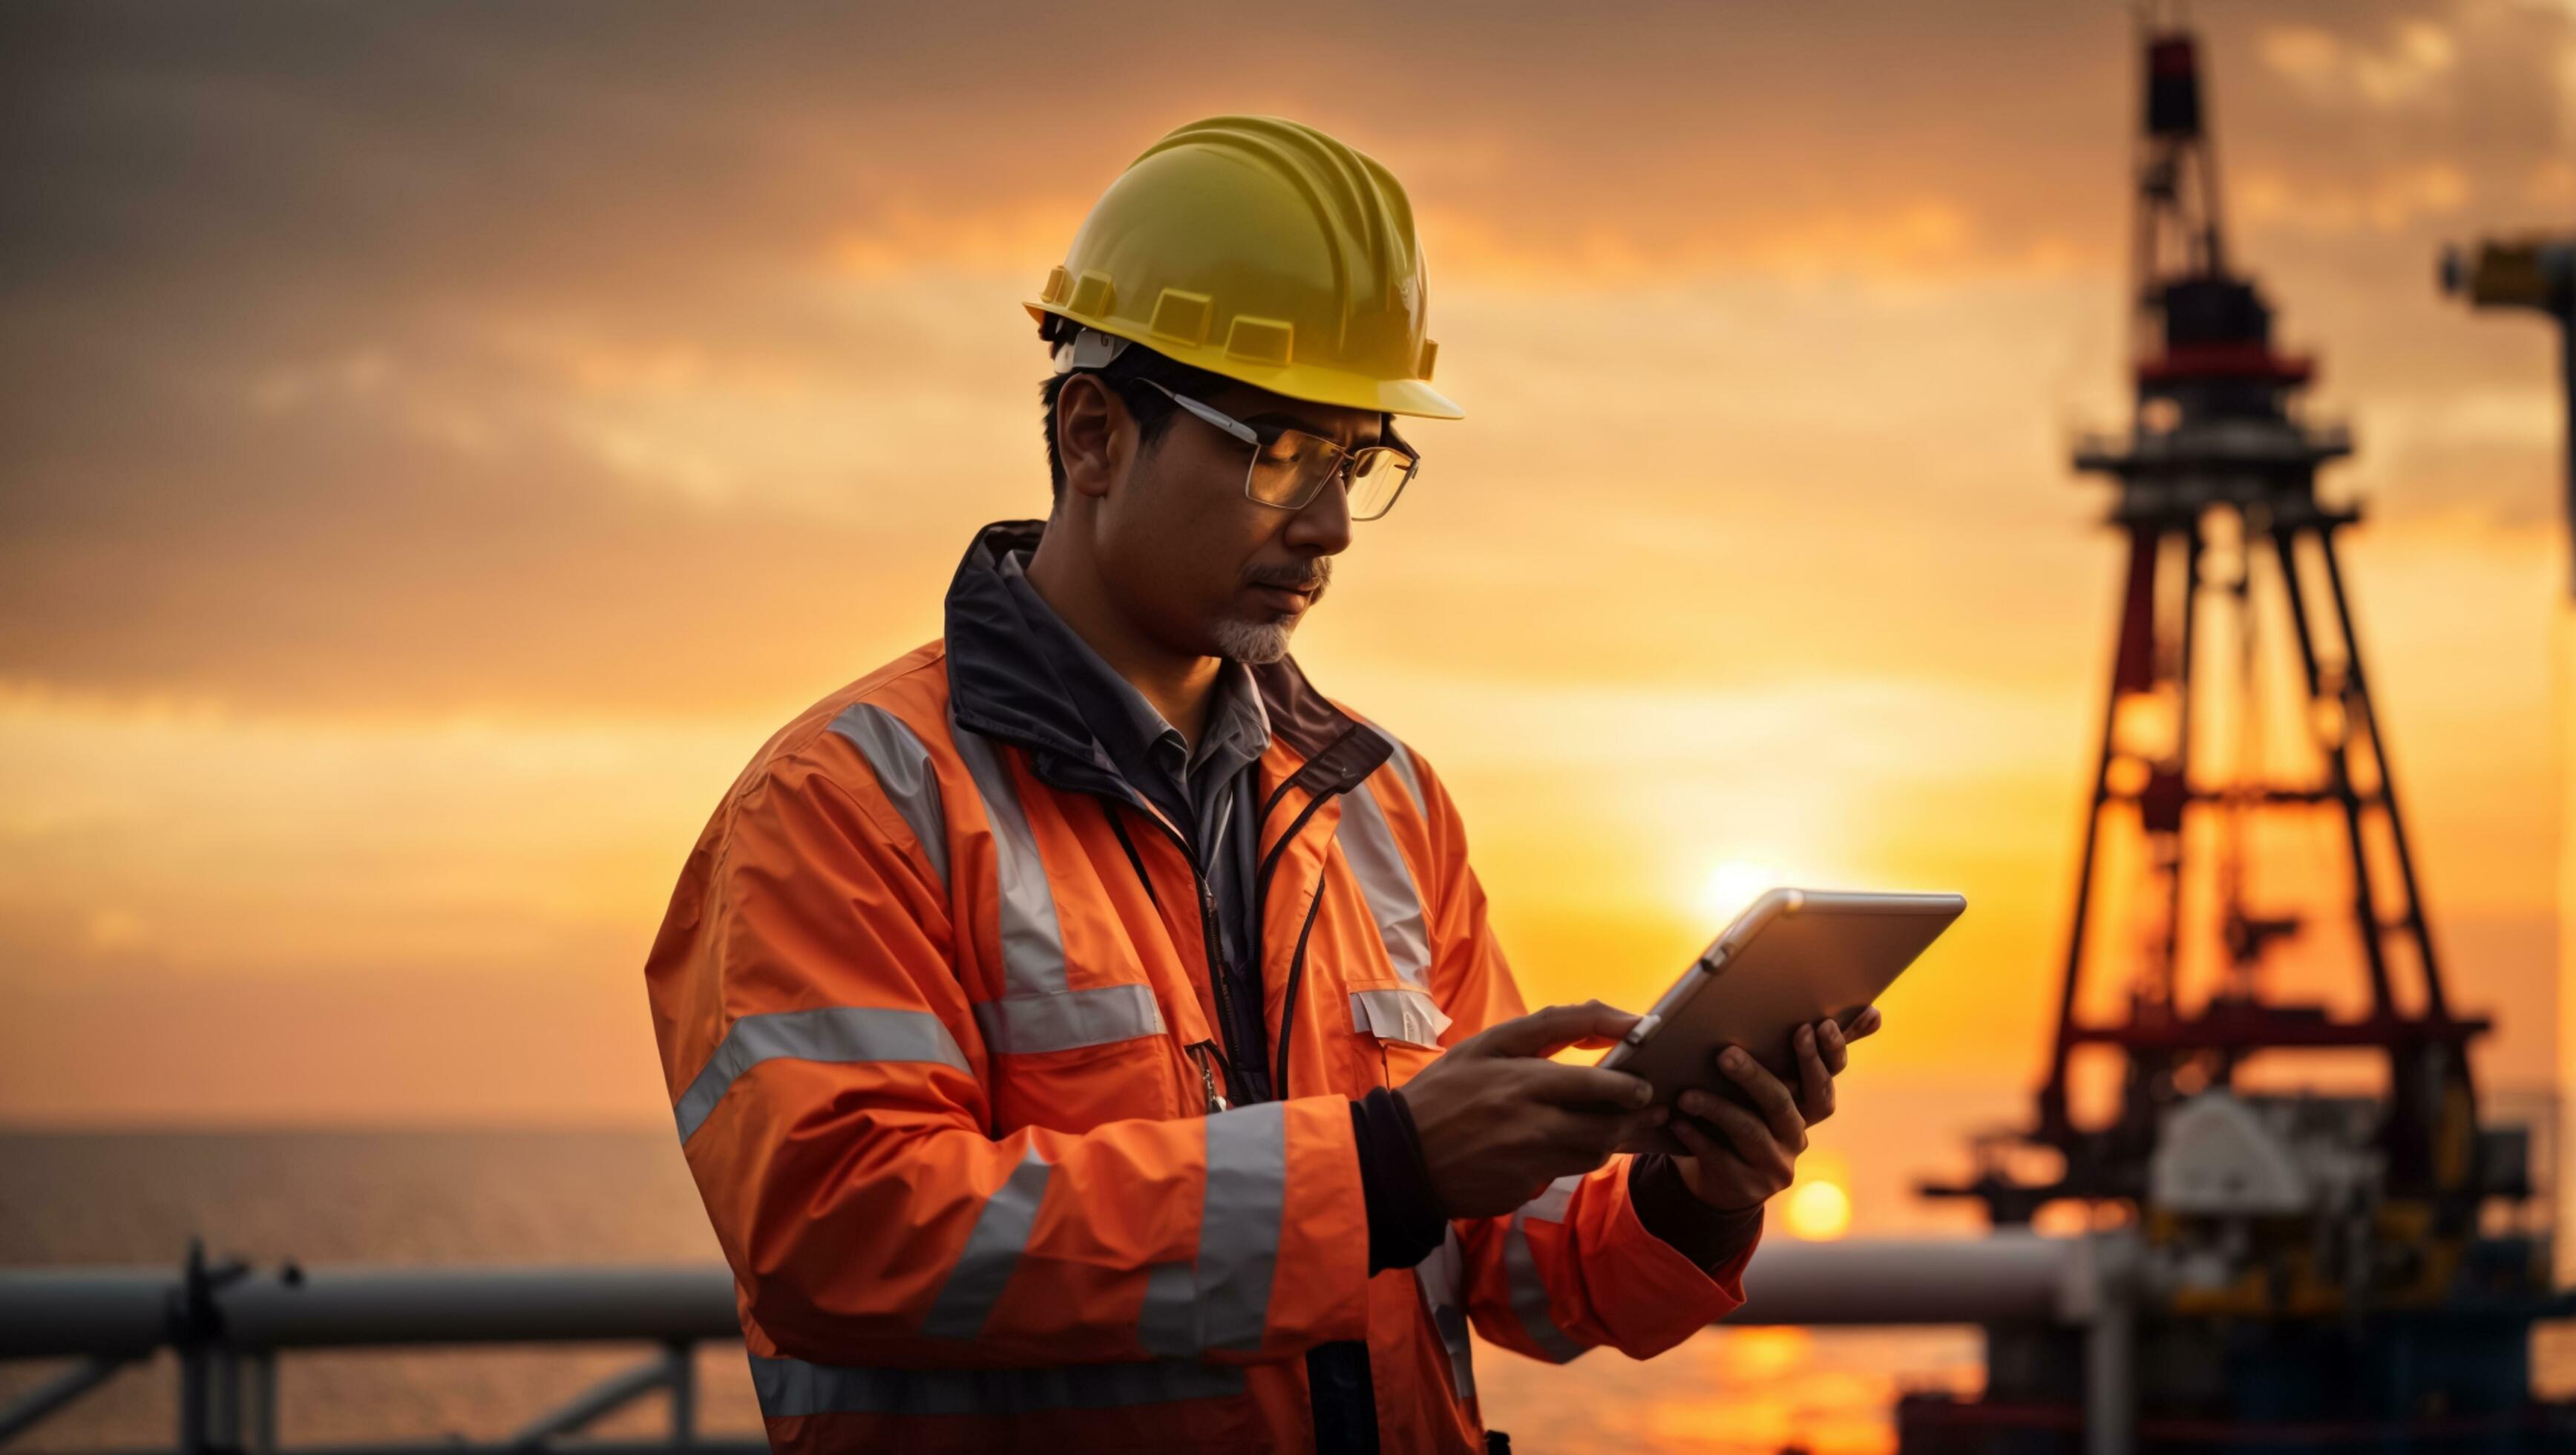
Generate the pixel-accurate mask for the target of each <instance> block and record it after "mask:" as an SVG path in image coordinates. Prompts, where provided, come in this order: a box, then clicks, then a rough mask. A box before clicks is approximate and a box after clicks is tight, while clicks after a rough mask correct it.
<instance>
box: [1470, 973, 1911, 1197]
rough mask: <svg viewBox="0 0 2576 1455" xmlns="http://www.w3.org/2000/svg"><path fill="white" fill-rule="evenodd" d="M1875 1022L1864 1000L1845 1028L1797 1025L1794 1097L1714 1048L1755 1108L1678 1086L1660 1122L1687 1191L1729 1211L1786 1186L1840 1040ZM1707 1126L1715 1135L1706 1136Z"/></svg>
mask: <svg viewBox="0 0 2576 1455" xmlns="http://www.w3.org/2000/svg"><path fill="white" fill-rule="evenodd" d="M1879 1024H1880V1017H1879V1014H1878V1007H1876V1006H1871V1007H1869V1008H1868V1009H1866V1010H1864V1011H1862V1012H1861V1013H1860V1014H1859V1015H1858V1016H1857V1017H1855V1018H1854V1019H1853V1021H1852V1027H1851V1030H1850V1031H1849V1032H1848V1033H1846V1032H1845V1031H1844V1030H1843V1028H1842V1027H1841V1026H1839V1025H1836V1024H1835V1023H1834V1021H1833V1019H1832V1018H1831V1017H1827V1018H1826V1019H1824V1020H1820V1021H1818V1022H1816V1023H1815V1024H1814V1025H1812V1026H1800V1027H1799V1028H1798V1032H1797V1035H1796V1037H1795V1039H1794V1044H1795V1045H1796V1048H1797V1053H1798V1083H1799V1085H1798V1094H1797V1095H1796V1096H1794V1097H1793V1096H1791V1095H1790V1094H1789V1088H1787V1087H1785V1086H1783V1085H1781V1084H1780V1078H1778V1077H1776V1076H1774V1075H1772V1074H1771V1073H1770V1072H1768V1071H1765V1070H1763V1069H1762V1065H1761V1063H1760V1062H1758V1061H1755V1060H1754V1059H1753V1058H1752V1057H1751V1056H1748V1055H1746V1054H1745V1053H1744V1052H1743V1051H1742V1050H1740V1049H1738V1048H1736V1047H1733V1046H1729V1047H1728V1048H1726V1049H1725V1050H1723V1051H1721V1052H1719V1053H1718V1054H1717V1056H1716V1058H1715V1060H1716V1066H1717V1072H1718V1074H1719V1075H1722V1076H1724V1077H1725V1078H1726V1079H1727V1080H1729V1081H1732V1082H1734V1083H1735V1084H1736V1085H1737V1086H1740V1087H1742V1088H1743V1089H1744V1094H1745V1095H1746V1096H1747V1097H1749V1098H1751V1099H1752V1102H1753V1104H1754V1106H1755V1107H1757V1108H1759V1111H1758V1112H1752V1111H1746V1110H1745V1109H1744V1108H1743V1107H1741V1106H1739V1105H1737V1104H1736V1103H1735V1102H1733V1101H1731V1100H1729V1099H1728V1098H1726V1097H1723V1096H1720V1095H1718V1094H1717V1093H1715V1092H1713V1091H1701V1090H1696V1089H1694V1090H1690V1091H1685V1092H1683V1093H1682V1094H1681V1095H1680V1097H1678V1098H1677V1099H1676V1100H1675V1102H1674V1110H1676V1111H1678V1112H1680V1113H1681V1115H1679V1116H1676V1117H1674V1118H1673V1119H1672V1120H1671V1122H1669V1123H1668V1124H1667V1127H1668V1129H1669V1130H1670V1131H1671V1132H1672V1134H1673V1137H1674V1139H1675V1140H1676V1141H1679V1142H1680V1143H1681V1144H1682V1145H1683V1146H1684V1147H1687V1148H1689V1149H1690V1152H1691V1155H1690V1156H1687V1157H1676V1158H1674V1159H1673V1165H1674V1167H1675V1168H1677V1169H1678V1170H1679V1171H1680V1172H1681V1175H1682V1182H1683V1184H1684V1185H1685V1186H1687V1187H1689V1188H1690V1190H1691V1195H1692V1196H1694V1197H1697V1198H1698V1199H1699V1200H1700V1201H1702V1202H1704V1203H1707V1204H1708V1205H1709V1206H1710V1207H1713V1208H1718V1209H1721V1210H1725V1211H1735V1210H1738V1209H1742V1208H1748V1207H1752V1206H1754V1205H1755V1204H1757V1203H1761V1202H1765V1201H1768V1200H1769V1199H1770V1197H1771V1196H1772V1194H1774V1193H1776V1192H1778V1191H1780V1190H1781V1189H1782V1188H1784V1187H1787V1186H1788V1185H1789V1182H1790V1179H1791V1178H1792V1177H1794V1176H1795V1175H1796V1173H1797V1165H1798V1154H1799V1153H1801V1152H1804V1151H1805V1150H1807V1128H1809V1127H1812V1126H1814V1125H1815V1124H1816V1123H1818V1122H1820V1121H1823V1120H1824V1119H1825V1118H1827V1117H1829V1116H1832V1115H1833V1114H1834V1078H1835V1077H1836V1076H1839V1075H1841V1074H1842V1070H1843V1067H1844V1066H1845V1065H1847V1064H1849V1062H1850V1059H1851V1057H1850V1052H1849V1049H1848V1045H1847V1043H1848V1042H1851V1041H1857V1040H1859V1039H1860V1038H1862V1037H1863V1036H1867V1035H1871V1034H1873V1033H1875V1032H1876V1031H1877V1030H1878V1028H1879ZM1459 1044H1460V1045H1461V1046H1462V1047H1463V1046H1464V1045H1465V1044H1466V1043H1465V1042H1463V1041H1462V1042H1460V1043H1459ZM1703 1123H1706V1124H1708V1125H1707V1126H1704V1125H1702V1124H1703ZM1709 1126H1714V1127H1715V1128H1716V1130H1717V1133H1718V1135H1717V1136H1714V1137H1713V1136H1711V1135H1709V1130H1708V1127H1709Z"/></svg>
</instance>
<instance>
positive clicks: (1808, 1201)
mask: <svg viewBox="0 0 2576 1455" xmlns="http://www.w3.org/2000/svg"><path fill="white" fill-rule="evenodd" d="M1781 1213H1782V1216H1783V1217H1784V1218H1785V1219H1786V1220H1787V1223H1788V1227H1789V1233H1790V1236H1792V1237H1796V1238H1803V1239H1805V1240H1806V1241H1808V1242H1810V1243H1829V1242H1832V1241H1833V1240H1834V1239H1836V1238H1839V1237H1841V1236H1842V1235H1843V1234H1845V1233H1847V1232H1850V1231H1851V1194H1850V1193H1848V1192H1845V1191H1843V1186H1842V1184H1841V1183H1839V1182H1828V1181H1826V1180H1825V1179H1823V1178H1818V1179H1816V1180H1815V1181H1813V1182H1802V1183H1799V1184H1798V1185H1797V1186H1795V1187H1792V1188H1790V1189H1789V1198H1788V1202H1787V1205H1786V1206H1785V1207H1783V1208H1782V1210H1781Z"/></svg>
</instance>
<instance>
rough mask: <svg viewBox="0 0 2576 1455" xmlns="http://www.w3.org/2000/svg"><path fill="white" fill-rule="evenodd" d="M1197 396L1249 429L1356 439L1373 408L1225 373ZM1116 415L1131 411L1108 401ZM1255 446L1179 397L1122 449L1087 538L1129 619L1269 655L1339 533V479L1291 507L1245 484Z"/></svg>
mask: <svg viewBox="0 0 2576 1455" xmlns="http://www.w3.org/2000/svg"><path fill="white" fill-rule="evenodd" d="M1191 397H1192V398H1194V399H1197V400H1198V402H1200V403H1202V404H1205V405H1207V406H1209V407H1210V408H1212V409H1215V410H1218V411H1220V412H1222V413H1224V414H1227V415H1230V416H1232V417H1233V418H1235V419H1237V420H1240V421H1242V422H1243V423H1245V424H1248V425H1250V426H1252V427H1253V428H1254V429H1256V430H1259V431H1261V433H1262V435H1263V438H1264V439H1265V440H1268V439H1269V438H1271V437H1272V435H1273V434H1274V433H1275V431H1276V430H1278V429H1280V428H1289V429H1299V430H1304V431H1305V432H1307V433H1308V434H1312V435H1318V436H1321V437H1322V438H1324V439H1328V440H1332V441H1333V442H1335V443H1336V444H1340V445H1344V446H1348V447H1351V448H1354V449H1356V448H1359V447H1362V446H1366V445H1373V444H1376V443H1377V442H1378V441H1379V438H1380V436H1381V435H1382V433H1383V431H1384V426H1385V420H1384V416H1382V415H1379V414H1375V413H1371V412H1368V411H1365V410H1359V409H1349V408H1342V407H1337V406H1334V405H1327V404H1309V403H1306V402H1304V401H1303V400H1295V399H1287V398H1283V397H1281V396H1280V395H1276V394H1272V393H1269V392H1267V391H1265V390H1260V389H1254V388H1251V387H1249V386H1246V385H1229V386H1228V387H1226V388H1225V389H1223V390H1220V391H1212V392H1210V393H1209V394H1206V395H1204V396H1202V395H1192V396H1191ZM1118 412H1119V415H1120V416H1121V425H1120V429H1121V432H1122V434H1123V435H1124V437H1125V438H1126V439H1127V440H1128V441H1131V442H1132V441H1133V440H1134V438H1135V435H1134V430H1135V422H1134V420H1133V419H1132V418H1127V417H1125V411H1124V410H1123V408H1122V409H1120V410H1119V411H1118ZM1253 453H1254V447H1253V446H1251V445H1249V444H1246V443H1244V442H1243V441H1241V440H1239V439H1236V438H1235V437H1234V436H1232V435H1229V434H1227V433H1226V432H1224V431H1223V430H1220V429H1218V428H1217V427H1216V426H1215V425H1212V424H1210V423H1208V422H1207V421H1205V420H1202V419H1200V418H1198V417H1197V416H1195V415H1192V414H1191V413H1189V412H1188V411H1187V410H1178V411H1177V412H1176V413H1175V414H1174V416H1173V418H1172V421H1171V423H1170V425H1169V426H1168V427H1167V428H1166V429H1165V430H1164V432H1163V434H1162V436H1161V437H1160V438H1159V439H1158V440H1157V441H1156V442H1155V443H1154V445H1153V446H1152V447H1151V448H1150V449H1145V450H1142V451H1140V452H1132V453H1129V454H1128V456H1127V458H1128V460H1129V462H1130V463H1129V465H1128V468H1127V469H1126V470H1125V471H1124V473H1123V478H1120V477H1117V476H1116V475H1114V474H1113V478H1112V479H1111V481H1110V486H1109V490H1108V493H1107V495H1106V496H1105V497H1104V498H1103V499H1102V500H1101V502H1100V506H1099V510H1098V514H1097V517H1096V520H1097V535H1096V537H1095V541H1096V552H1097V555H1098V559H1099V562H1100V566H1101V571H1102V575H1103V577H1104V578H1105V584H1106V588H1107V590H1108V592H1109V593H1110V595H1111V596H1112V598H1113V599H1115V600H1116V601H1117V603H1118V605H1119V606H1120V608H1121V610H1122V611H1123V613H1124V614H1125V615H1126V616H1127V617H1128V618H1129V619H1130V620H1132V621H1134V622H1136V623H1138V624H1139V625H1141V626H1143V627H1144V628H1145V629H1146V630H1147V631H1148V632H1150V633H1151V634H1152V635H1154V636H1155V637H1156V638H1158V639H1160V640H1161V641H1163V642H1164V644H1165V645H1167V646H1169V647H1171V648H1173V649H1174V650H1176V651H1181V652H1186V653H1190V654H1193V655H1197V656H1205V657H1232V658H1234V659H1236V660H1238V661H1244V662H1275V661H1277V660H1279V658H1281V657H1283V656H1285V655H1287V652H1288V638H1289V636H1290V634H1291V633H1293V632H1294V631H1295V630H1296V629H1297V623H1298V622H1299V621H1300V620H1301V619H1303V618H1304V616H1305V614H1306V612H1307V611H1308V609H1310V608H1311V607H1312V606H1313V605H1314V604H1315V602H1316V601H1317V600H1319V599H1320V598H1321V597H1322V595H1323V591H1324V586H1325V583H1326V581H1327V580H1328V579H1329V578H1330V576H1331V572H1332V558H1333V557H1334V556H1336V555H1338V554H1340V553H1341V552H1342V550H1343V549H1344V548H1346V547H1347V546H1349V545H1350V543H1351V517H1350V502H1349V496H1348V492H1347V490H1346V487H1345V484H1344V482H1342V481H1341V480H1338V479H1336V480H1335V481H1333V482H1332V483H1330V484H1327V485H1326V486H1325V487H1324V488H1323V489H1321V490H1319V491H1317V492H1316V494H1315V498H1314V499H1313V500H1310V501H1308V502H1307V503H1306V504H1305V505H1304V506H1303V507H1302V508H1299V509H1295V510H1288V509H1282V508H1280V507H1278V506H1274V505H1265V504H1262V503H1261V502H1259V501H1256V500H1252V499H1250V498H1248V497H1247V496H1246V495H1245V493H1244V476H1245V472H1246V471H1247V469H1248V468H1249V467H1250V466H1251V464H1252V461H1253Z"/></svg>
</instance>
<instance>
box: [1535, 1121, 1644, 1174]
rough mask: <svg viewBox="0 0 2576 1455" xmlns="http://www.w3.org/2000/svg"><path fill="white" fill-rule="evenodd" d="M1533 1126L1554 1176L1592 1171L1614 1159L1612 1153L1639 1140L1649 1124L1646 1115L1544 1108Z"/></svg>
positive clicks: (1542, 1158) (1544, 1160)
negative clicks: (1544, 1146)
mask: <svg viewBox="0 0 2576 1455" xmlns="http://www.w3.org/2000/svg"><path fill="white" fill-rule="evenodd" d="M1535 1115H1536V1117H1537V1118H1538V1120H1536V1121H1535V1122H1533V1123H1532V1126H1533V1128H1534V1129H1535V1130H1536V1131H1537V1132H1538V1134H1539V1136H1540V1137H1541V1138H1543V1139H1544V1140H1545V1144H1546V1151H1545V1152H1544V1153H1542V1154H1541V1160H1542V1162H1543V1163H1544V1164H1545V1165H1546V1166H1547V1167H1548V1169H1549V1171H1550V1172H1551V1174H1552V1175H1555V1176H1560V1177H1561V1176H1563V1175H1565V1174H1567V1173H1570V1172H1589V1171H1591V1170H1592V1169H1594V1168H1595V1167H1598V1166H1600V1165H1601V1164H1602V1163H1604V1162H1607V1161H1609V1160H1610V1154H1611V1153H1613V1152H1616V1151H1618V1150H1619V1148H1620V1146H1621V1145H1622V1144H1624V1143H1627V1142H1631V1141H1635V1140H1638V1139H1639V1138H1640V1137H1641V1135H1642V1134H1643V1133H1644V1131H1645V1129H1646V1127H1647V1125H1648V1124H1649V1122H1648V1118H1647V1117H1646V1115H1645V1114H1644V1113H1637V1114H1635V1115H1612V1114H1609V1113H1604V1112H1582V1111H1575V1110H1573V1109H1572V1108H1570V1107H1543V1108H1540V1109H1539V1110H1538V1111H1537V1112H1536V1113H1535Z"/></svg>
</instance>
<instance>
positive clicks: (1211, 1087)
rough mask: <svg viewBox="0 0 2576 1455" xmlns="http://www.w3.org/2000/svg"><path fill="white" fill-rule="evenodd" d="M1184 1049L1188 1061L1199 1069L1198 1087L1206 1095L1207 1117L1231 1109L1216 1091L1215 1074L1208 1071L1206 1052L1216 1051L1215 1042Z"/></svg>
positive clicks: (1200, 1043) (1221, 1094)
mask: <svg viewBox="0 0 2576 1455" xmlns="http://www.w3.org/2000/svg"><path fill="white" fill-rule="evenodd" d="M1186 1049H1187V1050H1188V1051H1189V1053H1190V1060H1191V1061H1192V1062H1194V1063H1196V1064H1197V1066H1198V1068H1199V1087H1200V1089H1201V1090H1203V1091H1205V1092H1206V1093H1207V1113H1208V1115H1209V1116H1215V1115H1216V1114H1217V1113H1218V1112H1221V1111H1227V1110H1230V1109H1231V1107H1230V1105H1229V1103H1228V1102H1227V1101H1226V1099H1225V1096H1224V1094H1223V1093H1222V1092H1219V1091H1218V1090H1217V1089H1216V1073H1214V1072H1213V1071H1210V1070H1209V1069H1208V1052H1210V1051H1213V1050H1215V1049H1216V1042H1214V1041H1200V1042H1198V1043H1197V1044H1195V1045H1192V1046H1189V1047H1187V1048H1186Z"/></svg>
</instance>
